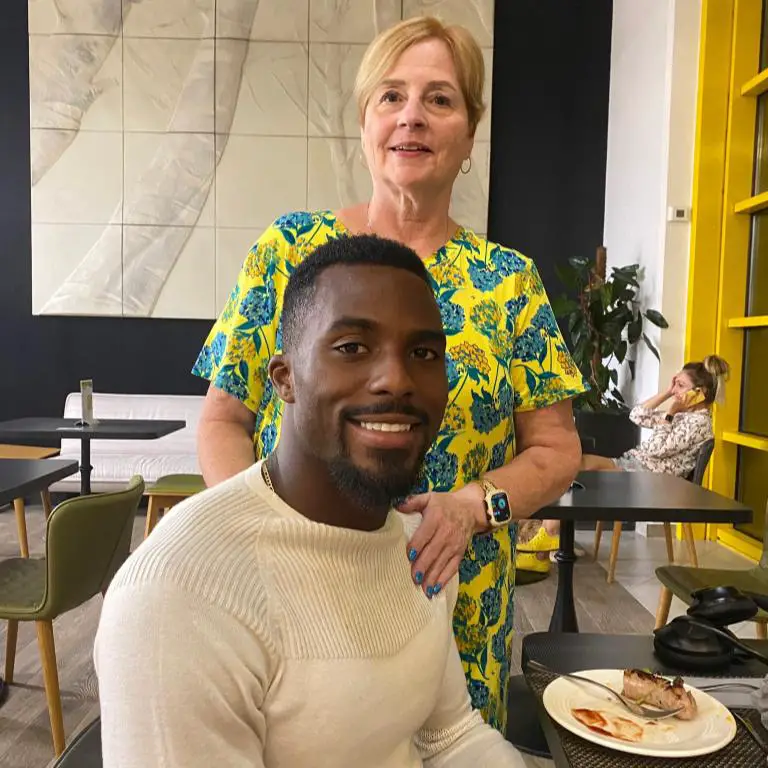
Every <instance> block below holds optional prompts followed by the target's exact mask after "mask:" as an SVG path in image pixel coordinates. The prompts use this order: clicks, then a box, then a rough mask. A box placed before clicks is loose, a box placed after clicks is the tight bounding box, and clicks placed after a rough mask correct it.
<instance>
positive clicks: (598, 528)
mask: <svg viewBox="0 0 768 768" xmlns="http://www.w3.org/2000/svg"><path fill="white" fill-rule="evenodd" d="M602 537H603V524H602V522H601V521H600V520H598V521H597V524H596V525H595V551H594V552H593V553H592V559H593V560H597V555H598V553H599V552H600V539H601V538H602Z"/></svg>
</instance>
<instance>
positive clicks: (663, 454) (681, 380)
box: [516, 355, 730, 573]
mask: <svg viewBox="0 0 768 768" xmlns="http://www.w3.org/2000/svg"><path fill="white" fill-rule="evenodd" d="M729 370H730V369H729V366H728V363H727V362H726V361H725V360H723V358H722V357H718V356H717V355H709V356H708V357H705V358H704V360H702V361H701V362H698V363H686V364H685V365H684V366H683V368H682V370H681V371H680V372H679V373H677V374H676V375H675V376H674V377H673V378H672V383H671V385H670V386H669V388H668V389H667V390H665V391H664V392H659V394H657V395H654V396H653V397H652V398H650V399H649V400H646V401H645V402H644V403H642V404H641V405H636V406H635V407H634V408H633V409H632V410H631V411H630V412H629V418H630V420H631V421H633V422H634V423H635V424H637V425H638V426H641V427H646V428H647V429H651V430H653V431H652V432H651V434H650V435H649V436H648V437H647V438H646V439H645V440H643V441H642V443H640V445H639V446H638V447H637V448H631V449H630V450H628V451H625V452H624V453H623V454H622V455H621V456H619V457H618V458H616V459H609V458H607V457H605V456H595V455H593V454H588V453H587V454H584V456H582V459H581V469H582V470H605V471H609V472H610V471H614V472H621V471H624V472H660V473H665V474H669V475H677V476H678V477H688V475H690V474H691V472H693V469H694V467H695V466H696V458H697V456H698V454H699V450H700V449H701V446H702V445H704V443H705V442H706V441H707V440H709V439H710V438H711V437H712V434H713V433H712V405H713V403H716V402H717V403H721V402H722V401H723V398H724V395H725V382H726V380H727V379H728V373H729ZM670 400H671V401H672V402H671V404H670V406H669V407H668V408H667V409H666V410H663V409H661V406H662V405H664V404H665V403H667V402H669V401H670ZM538 523H539V521H536V520H526V521H525V523H521V525H520V531H519V534H518V545H517V557H516V565H517V569H518V571H521V570H522V571H536V572H539V573H545V572H546V571H548V570H549V553H550V552H551V551H552V550H555V549H557V547H558V544H559V533H560V521H559V520H544V521H543V523H542V524H540V525H539V524H538Z"/></svg>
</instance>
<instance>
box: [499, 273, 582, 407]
mask: <svg viewBox="0 0 768 768" xmlns="http://www.w3.org/2000/svg"><path fill="white" fill-rule="evenodd" d="M506 310H507V313H508V316H507V326H508V327H513V328H514V332H515V340H514V346H513V351H512V365H511V368H512V383H513V386H514V390H515V401H514V406H515V411H530V410H534V409H536V408H544V407H545V406H548V405H553V404H554V403H557V402H560V401H561V400H567V399H569V398H572V397H575V396H576V395H579V394H581V393H582V392H585V391H587V389H588V388H589V387H588V385H587V383H586V381H585V380H584V377H583V376H582V375H581V372H580V371H579V369H578V367H577V366H576V363H574V361H573V358H572V357H571V354H570V352H569V351H568V348H567V347H566V345H565V341H564V340H563V337H562V335H561V333H560V329H559V328H558V326H557V321H556V320H555V315H554V312H553V311H552V307H551V306H550V305H549V299H548V298H547V294H546V291H545V290H544V284H543V283H542V282H541V277H540V276H539V272H538V270H537V269H536V266H535V265H534V264H533V262H531V261H530V260H528V259H526V268H525V269H524V270H522V271H521V272H519V273H518V281H517V290H516V295H515V296H513V297H512V298H511V299H510V300H508V301H507V302H506Z"/></svg>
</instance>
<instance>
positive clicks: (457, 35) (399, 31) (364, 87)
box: [355, 16, 485, 136]
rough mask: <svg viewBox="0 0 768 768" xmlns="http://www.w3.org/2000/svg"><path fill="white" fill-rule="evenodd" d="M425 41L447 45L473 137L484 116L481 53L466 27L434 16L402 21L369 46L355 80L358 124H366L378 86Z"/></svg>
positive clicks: (483, 82)
mask: <svg viewBox="0 0 768 768" xmlns="http://www.w3.org/2000/svg"><path fill="white" fill-rule="evenodd" d="M425 40H442V41H443V42H444V43H445V44H446V45H447V46H448V50H450V52H451V57H452V58H453V65H454V67H456V78H457V79H458V81H459V88H461V93H462V96H464V103H465V104H466V107H467V118H468V121H469V133H470V135H472V136H474V135H475V130H476V128H477V124H478V123H479V122H480V120H482V118H483V114H484V113H485V103H484V102H483V88H484V86H485V62H484V61H483V52H482V50H481V49H480V46H479V45H478V44H477V41H476V40H475V38H474V37H472V33H471V32H470V31H469V30H468V29H466V27H462V26H460V25H458V24H456V25H450V26H448V25H446V24H443V22H442V21H440V20H439V19H436V18H434V17H433V16H416V17H414V18H412V19H406V20H405V21H401V22H400V23H398V24H395V25H394V26H393V27H390V28H389V29H385V30H384V31H383V32H380V33H379V34H378V35H377V36H376V37H375V38H374V40H373V42H372V43H371V44H370V45H369V46H368V48H367V50H366V52H365V55H364V56H363V60H362V62H361V64H360V68H359V69H358V70H357V78H356V80H355V98H356V100H357V112H358V119H359V121H360V125H363V123H364V122H365V110H366V109H367V107H368V102H369V101H370V100H371V96H373V93H374V91H375V90H376V88H377V87H378V86H379V83H380V82H381V81H382V80H383V79H384V78H385V77H386V76H387V73H388V72H390V71H391V69H392V68H393V67H394V66H395V64H396V62H397V60H398V59H399V58H400V57H401V56H402V55H403V53H405V51H407V50H408V49H409V48H410V47H411V46H414V45H416V44H417V43H422V42H424V41H425Z"/></svg>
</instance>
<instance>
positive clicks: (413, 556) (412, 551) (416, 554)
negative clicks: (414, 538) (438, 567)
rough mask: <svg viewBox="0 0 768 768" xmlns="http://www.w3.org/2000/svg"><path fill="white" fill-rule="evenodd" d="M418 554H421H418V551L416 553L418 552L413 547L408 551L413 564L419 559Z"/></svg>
mask: <svg viewBox="0 0 768 768" xmlns="http://www.w3.org/2000/svg"><path fill="white" fill-rule="evenodd" d="M418 554H419V553H418V552H417V551H416V550H415V549H414V548H413V547H411V548H410V549H409V550H408V559H409V560H410V561H411V562H413V561H414V560H415V559H416V558H417V556H418Z"/></svg>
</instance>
